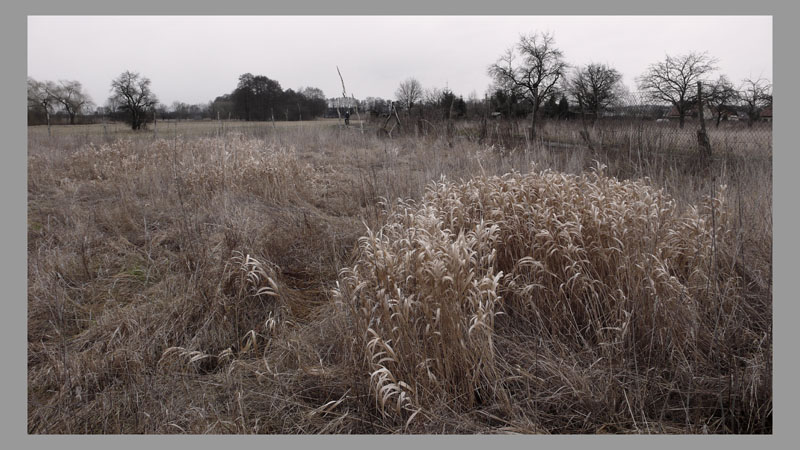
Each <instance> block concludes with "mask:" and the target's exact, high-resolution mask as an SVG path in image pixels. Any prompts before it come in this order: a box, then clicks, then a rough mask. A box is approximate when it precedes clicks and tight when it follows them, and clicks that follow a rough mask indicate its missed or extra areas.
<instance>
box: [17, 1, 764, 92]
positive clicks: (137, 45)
mask: <svg viewBox="0 0 800 450" xmlns="http://www.w3.org/2000/svg"><path fill="white" fill-rule="evenodd" d="M390 30H397V33H398V36H400V35H402V38H398V39H386V37H387V36H388V33H389V31H390ZM537 31H541V32H550V33H551V34H552V35H553V36H554V38H555V40H556V42H557V43H558V47H559V48H560V49H561V50H562V51H563V52H564V58H565V60H566V61H567V62H568V63H569V64H571V65H585V64H589V63H592V62H595V63H605V64H608V65H610V66H612V67H614V68H615V69H617V70H618V71H619V72H620V73H621V74H622V82H623V83H624V84H625V85H626V86H628V87H629V88H631V89H635V85H636V82H635V79H636V77H638V76H639V75H641V74H642V73H643V72H644V71H645V70H646V69H647V67H648V66H649V65H650V64H652V63H654V62H657V61H659V60H662V59H664V56H665V55H666V54H686V53H689V52H708V54H709V55H712V56H713V57H715V58H717V59H718V67H719V71H718V72H719V73H721V74H725V75H726V76H727V77H728V78H729V79H730V80H733V81H734V82H739V81H740V80H743V79H746V78H751V79H759V78H766V79H770V80H771V79H772V18H771V17H769V16H719V17H717V16H619V17H617V16H486V17H484V16H452V17H451V16H352V17H348V16H253V17H248V16H186V17H184V16H161V17H159V16H30V17H29V18H28V75H29V76H31V77H33V78H35V79H37V80H76V81H79V82H80V83H82V85H83V86H84V89H85V90H86V92H88V93H89V95H90V96H91V98H92V100H94V102H95V103H96V104H98V105H100V104H102V103H103V102H104V101H105V100H106V98H108V96H109V94H110V92H109V90H110V84H111V80H113V79H114V78H115V77H117V76H118V75H119V74H120V73H121V72H124V71H125V70H131V71H135V72H139V73H141V74H142V75H144V76H146V77H148V78H149V79H150V80H152V89H153V91H154V92H155V93H157V95H158V96H159V98H160V99H161V101H162V102H163V103H164V104H171V103H172V102H173V101H181V102H186V103H201V102H207V101H209V100H213V99H214V98H215V97H216V96H219V95H222V94H225V93H230V92H231V91H232V90H233V89H234V88H235V87H236V83H237V80H238V77H239V75H241V74H243V73H247V72H250V73H253V74H261V75H266V76H268V77H269V78H271V79H273V80H276V81H278V82H280V83H281V86H282V87H283V88H284V89H287V88H292V89H298V88H300V87H305V86H313V87H318V88H321V89H322V90H323V91H324V93H325V94H326V96H328V97H334V96H336V95H337V94H338V92H339V88H340V86H339V77H338V75H337V74H336V66H337V65H338V66H339V67H340V68H341V69H342V70H343V71H346V72H347V74H348V80H347V83H348V87H351V88H352V89H353V90H354V91H355V92H358V94H359V96H360V97H367V96H377V97H383V98H392V97H393V95H394V92H395V90H396V89H397V87H398V85H399V84H400V82H401V81H403V80H404V79H406V78H408V77H414V78H416V79H418V80H419V81H420V82H421V84H422V85H423V86H429V87H432V88H433V87H444V86H447V87H449V88H450V89H451V90H452V91H453V92H455V93H456V94H458V95H463V96H465V97H466V96H468V95H469V94H470V93H472V92H475V93H477V94H478V95H479V96H482V94H483V93H484V91H486V89H487V88H488V87H489V85H490V84H491V79H490V77H489V75H488V74H487V67H488V66H489V65H490V64H492V63H493V62H495V61H496V60H497V58H498V57H499V56H500V55H502V54H503V52H504V51H506V50H507V49H508V48H509V47H510V46H512V45H514V44H515V43H516V42H517V41H518V40H519V36H520V34H523V33H533V32H537Z"/></svg>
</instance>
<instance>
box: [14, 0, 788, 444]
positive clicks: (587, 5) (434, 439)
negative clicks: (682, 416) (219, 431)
mask: <svg viewBox="0 0 800 450" xmlns="http://www.w3.org/2000/svg"><path fill="white" fill-rule="evenodd" d="M2 9H3V14H2V19H1V20H2V27H0V33H2V39H0V43H1V44H0V45H2V47H3V55H4V56H5V58H4V59H5V62H6V64H5V67H4V68H3V70H2V72H0V73H2V78H3V81H4V83H2V90H3V94H4V95H3V97H2V98H5V99H7V100H8V103H9V104H11V105H16V106H13V107H9V108H4V109H2V111H0V115H2V120H1V121H0V123H2V127H3V136H4V138H5V139H4V144H5V145H4V147H5V148H4V149H3V156H2V164H0V167H1V169H0V170H2V172H0V180H2V181H1V182H2V189H1V190H0V192H2V203H1V204H2V205H3V207H4V210H5V211H6V213H5V214H4V215H5V217H4V218H3V222H2V224H3V231H4V233H2V243H3V247H2V248H3V249H4V251H3V256H2V269H3V270H1V271H0V273H2V280H3V283H2V285H3V286H4V287H5V289H4V295H3V314H2V320H3V323H2V328H0V329H2V330H3V337H4V339H2V342H3V347H4V349H3V352H2V354H3V355H5V356H6V358H5V361H6V364H7V369H6V370H5V371H3V375H2V376H3V383H2V386H3V397H2V398H3V399H4V401H3V402H2V403H3V406H2V420H0V424H2V430H3V436H4V439H3V441H5V444H4V447H6V448H17V447H22V446H25V447H31V446H32V447H35V448H40V447H41V448H44V447H50V446H53V445H57V446H59V447H61V446H64V445H67V446H68V447H70V448H72V447H75V448H87V447H88V448H104V447H105V448H107V447H109V446H112V447H115V448H116V447H122V448H137V449H138V448H141V447H143V446H147V445H156V446H158V447H161V446H180V447H184V446H191V447H192V448H195V447H202V448H218V447H219V446H220V445H230V443H231V441H233V442H234V443H235V444H237V445H242V444H243V445H257V446H273V445H275V446H277V448H281V447H285V446H286V447H288V446H291V447H296V446H298V445H300V446H302V447H309V448H315V447H317V448H318V447H320V446H325V447H326V448H328V447H329V446H331V445H333V446H334V447H336V448H352V447H354V446H356V447H360V448H367V447H375V446H379V447H381V448H384V447H387V446H388V447H396V448H408V446H409V445H418V444H422V445H425V446H447V447H450V446H454V445H456V446H459V447H461V446H468V447H475V448H479V447H480V448H485V447H486V445H497V444H503V445H507V444H512V445H522V446H531V445H534V446H535V445H547V446H549V445H553V444H556V445H568V446H581V445H587V444H588V445H591V446H592V448H594V447H595V446H597V445H598V444H599V445H601V446H603V447H606V446H607V447H608V448H614V449H617V448H620V447H627V448H640V447H642V446H647V447H651V446H656V447H660V448H671V447H673V446H681V445H687V444H688V445H692V446H695V445H698V444H699V445H702V446H703V447H706V446H708V445H712V446H725V447H731V446H733V447H737V448H752V447H753V446H763V445H765V444H767V445H770V446H773V445H774V446H779V444H788V443H789V442H791V440H792V434H793V432H794V431H795V429H794V428H793V425H794V422H795V420H794V419H797V417H798V414H797V412H796V409H795V404H796V402H797V400H798V395H797V393H798V389H797V384H796V383H794V382H793V381H794V380H793V378H794V377H793V376H792V375H793V374H797V372H798V361H797V356H796V355H797V350H796V348H795V346H794V345H793V344H794V342H796V341H797V338H798V336H797V331H798V328H800V327H798V326H796V325H794V324H793V321H794V318H795V317H797V316H798V314H797V312H798V303H797V301H795V299H794V298H793V296H792V294H793V292H794V291H795V289H793V286H792V284H791V279H792V276H793V275H794V274H793V271H792V267H791V266H789V264H790V260H791V256H792V255H793V254H795V253H796V250H797V249H798V245H797V242H798V238H797V236H796V234H795V233H793V231H794V230H795V229H796V225H797V223H798V220H797V219H798V209H799V208H798V207H797V197H796V196H795V194H794V192H795V191H796V190H797V189H798V185H797V180H798V177H797V176H796V175H795V174H793V172H795V171H796V169H795V168H796V167H797V165H796V163H797V161H798V156H797V153H795V152H794V151H793V150H794V149H793V148H792V147H793V145H792V144H793V143H792V142H791V140H790V133H791V127H792V122H794V121H795V120H796V119H797V118H798V114H797V113H796V112H793V110H794V109H793V108H792V106H793V105H797V104H798V103H797V99H798V98H797V97H798V95H797V86H796V85H794V84H793V83H792V82H791V80H792V78H793V75H794V74H797V73H798V72H799V71H798V69H799V68H800V67H798V66H799V64H798V60H797V58H796V55H797V50H796V44H794V43H795V42H798V41H800V39H798V33H797V30H798V28H800V27H798V25H797V24H796V23H794V22H795V19H796V18H797V17H798V14H797V9H798V7H797V6H796V4H795V5H790V4H789V2H781V1H779V0H776V1H773V0H762V1H758V2H755V1H752V0H751V1H742V0H728V1H725V2H722V1H715V2H713V3H702V4H701V3H700V2H697V1H696V0H673V1H670V2H659V3H646V2H642V1H641V0H639V1H635V0H613V1H604V2H596V1H591V0H578V1H572V2H569V4H564V3H563V2H554V3H551V4H539V3H533V2H530V1H529V0H528V1H523V0H493V1H491V2H487V1H476V0H467V1H459V2H456V1H450V2H446V3H444V2H440V3H433V2H430V1H424V0H404V1H403V2H395V3H378V2H375V1H367V0H338V1H330V0H327V1H325V0H313V1H306V2H303V3H298V2H283V3H272V2H269V3H265V2H257V1H256V0H228V1H226V2H218V1H217V2H214V1H209V0H198V1H191V0H180V1H170V2H169V3H165V2H164V1H163V0H162V1H159V0H139V1H136V2H129V3H115V4H110V3H109V2H107V1H102V0H72V1H69V2H64V1H60V2H59V1H57V0H38V1H36V2H35V3H29V4H13V5H9V4H5V5H4V6H3V7H2ZM201 14H202V15H240V14H241V15H284V14H291V15H294V14H301V15H312V14H313V15H317V14H321V15H395V14H401V15H577V14H580V15H605V14H609V15H768V16H772V17H773V55H774V69H775V70H774V76H773V78H774V84H775V86H776V87H777V89H776V90H777V91H778V98H779V100H778V102H777V104H776V105H775V107H776V109H777V110H778V114H777V117H778V118H777V119H776V121H775V122H774V142H775V144H776V145H775V150H774V152H773V157H774V159H773V186H774V187H773V202H774V205H773V210H774V214H773V215H774V217H773V219H774V222H773V223H774V230H773V236H774V238H773V239H774V241H775V242H774V243H773V249H774V250H773V265H774V266H775V267H774V270H773V285H774V289H773V292H774V294H773V295H774V299H775V301H774V306H773V317H774V341H773V342H774V348H775V355H776V356H775V364H774V367H775V372H774V378H773V383H774V392H775V394H776V395H774V397H775V399H774V406H775V409H776V414H774V416H775V419H774V424H773V427H774V428H773V430H774V431H773V433H774V434H773V435H772V436H738V437H737V436H711V437H708V436H388V437H386V436H351V437H339V436H296V437H295V436H230V437H228V436H29V435H28V434H27V408H28V406H27V347H26V342H27V332H26V329H27V319H26V318H27V301H26V299H27V272H26V271H27V263H26V261H27V245H26V244H27V240H26V233H27V194H26V192H27V150H26V149H27V133H26V118H25V116H24V115H23V113H22V112H21V111H22V109H21V105H22V104H23V103H24V102H25V94H24V89H23V84H24V83H25V78H26V76H27V16H28V15H201ZM775 244H777V245H775ZM787 446H788V445H787ZM780 447H783V445H780Z"/></svg>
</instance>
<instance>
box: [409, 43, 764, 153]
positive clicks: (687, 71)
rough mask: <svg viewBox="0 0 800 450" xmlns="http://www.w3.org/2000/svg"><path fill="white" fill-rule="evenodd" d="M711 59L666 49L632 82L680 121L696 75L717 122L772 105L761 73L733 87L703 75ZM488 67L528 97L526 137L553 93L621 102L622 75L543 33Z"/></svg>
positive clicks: (513, 91)
mask: <svg viewBox="0 0 800 450" xmlns="http://www.w3.org/2000/svg"><path fill="white" fill-rule="evenodd" d="M717 62H718V61H717V60H716V59H715V58H713V57H711V56H709V55H708V54H706V53H689V54H686V55H678V56H669V55H668V56H666V58H665V59H664V60H663V61H659V62H656V63H653V64H651V65H650V66H649V67H648V69H647V71H646V72H645V73H643V74H642V75H641V76H640V77H638V78H637V80H636V81H637V87H638V89H639V90H640V91H641V93H642V94H644V95H645V97H646V98H647V99H648V100H649V101H652V102H654V103H656V104H667V105H671V106H672V107H673V108H674V109H675V110H676V111H677V114H678V116H679V124H680V127H683V125H684V121H685V117H686V116H687V113H689V112H690V111H691V110H692V108H695V107H696V105H697V103H698V102H697V98H698V97H697V96H698V92H697V86H698V83H697V82H698V81H701V82H703V84H704V85H705V86H707V88H706V89H704V90H705V92H703V95H702V97H703V99H704V102H705V104H706V105H708V106H711V107H712V110H713V111H714V112H715V114H716V115H717V117H716V121H717V124H719V121H720V120H721V118H722V114H723V112H724V111H725V109H726V108H732V109H733V108H736V109H741V110H744V112H745V113H746V115H747V118H748V124H750V125H752V123H753V121H755V120H756V119H757V118H758V117H759V114H760V113H761V111H762V110H763V109H765V108H767V107H770V106H771V105H772V86H771V84H770V83H769V82H768V81H767V80H765V79H762V78H759V79H755V80H753V79H745V80H743V81H742V83H741V85H740V87H739V88H736V87H734V85H733V83H732V82H731V81H730V80H729V79H728V78H727V77H726V76H725V75H719V77H718V78H717V79H716V80H713V81H712V80H709V79H708V76H709V75H710V74H712V73H713V72H715V71H716V70H717V66H716V64H717ZM570 69H572V71H570ZM488 72H489V74H490V75H491V76H492V78H493V79H494V81H495V84H496V86H497V88H498V89H500V90H502V91H505V92H507V93H508V94H509V95H514V96H515V97H517V98H520V99H523V100H524V101H526V102H528V103H529V105H530V107H531V109H532V114H530V120H531V124H530V135H531V138H533V137H535V135H536V120H537V117H539V116H540V114H539V110H540V108H541V107H542V105H543V103H544V101H545V100H546V99H548V98H553V97H554V96H555V95H557V94H559V93H565V94H567V95H569V96H570V97H571V98H572V100H573V102H574V103H575V104H577V105H578V107H579V109H580V111H581V112H583V113H588V114H590V115H591V116H592V117H594V118H597V117H599V116H600V114H601V113H602V112H603V111H604V110H606V109H607V108H609V107H611V106H613V105H615V104H618V103H620V102H624V101H625V99H626V96H627V95H628V90H627V89H626V87H625V86H624V84H623V83H622V75H621V74H620V73H619V71H617V70H616V69H614V68H613V67H610V66H609V65H607V64H598V63H591V64H588V65H585V66H580V67H572V68H571V67H570V65H569V64H568V63H567V62H566V60H565V59H564V54H563V52H562V51H561V50H560V49H558V48H557V47H556V46H555V40H554V38H553V36H552V35H551V34H549V33H534V34H530V35H522V36H520V40H519V42H518V43H517V44H516V45H515V46H513V47H511V48H509V49H508V51H507V52H506V53H505V54H503V55H502V56H501V57H500V58H499V59H498V60H497V62H495V63H494V64H492V65H491V66H489V69H488ZM399 92H400V91H398V93H399ZM562 95H563V94H562ZM399 98H400V95H398V99H399Z"/></svg>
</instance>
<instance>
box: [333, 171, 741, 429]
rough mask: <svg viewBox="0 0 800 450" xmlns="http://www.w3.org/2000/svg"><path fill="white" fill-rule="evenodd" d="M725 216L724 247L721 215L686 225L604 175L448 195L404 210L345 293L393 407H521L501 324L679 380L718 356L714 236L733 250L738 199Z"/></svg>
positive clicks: (638, 186) (441, 187)
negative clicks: (688, 365)
mask: <svg viewBox="0 0 800 450" xmlns="http://www.w3.org/2000/svg"><path fill="white" fill-rule="evenodd" d="M714 205H715V212H716V214H717V217H716V218H715V219H714V221H715V223H716V226H717V230H716V232H715V231H714V230H712V228H711V222H712V218H711V216H710V214H711V205H710V203H709V204H708V205H706V206H703V207H702V208H701V209H698V208H691V209H689V210H688V211H680V210H679V209H678V208H677V206H676V204H675V202H674V201H672V200H671V199H670V198H669V196H668V195H666V194H665V193H664V192H663V191H661V190H658V189H654V188H652V187H650V186H649V185H648V184H647V183H646V181H627V182H621V181H618V180H616V179H613V178H609V177H606V176H604V175H603V174H602V168H598V169H597V170H595V171H594V172H593V173H589V174H583V175H566V174H563V173H559V172H553V171H549V170H545V171H535V170H534V171H532V172H531V173H529V174H527V175H520V174H519V173H509V174H507V175H504V176H501V177H478V178H474V179H472V180H470V181H467V182H464V183H451V182H440V183H435V184H433V185H432V186H431V187H430V188H429V190H428V192H427V194H426V195H425V197H424V198H423V200H422V202H421V203H420V204H419V205H415V204H413V203H400V204H399V205H398V206H397V207H395V208H394V210H393V212H392V213H391V214H390V216H389V218H388V221H387V224H386V225H385V226H383V227H382V228H381V229H379V230H378V231H372V230H370V231H369V232H368V234H367V236H366V237H364V238H362V239H361V240H360V245H359V257H358V260H357V262H356V264H355V265H354V266H353V267H352V268H349V269H346V270H344V271H343V272H342V275H341V277H340V278H341V279H340V284H339V288H337V289H336V290H335V292H334V296H335V298H336V299H337V300H338V301H339V302H341V304H342V305H343V306H344V307H345V308H346V311H347V312H348V314H350V315H351V316H352V320H353V321H354V322H355V323H356V324H357V327H356V329H357V330H358V335H360V336H361V338H360V340H359V341H358V342H359V344H358V345H360V346H361V348H362V349H363V351H364V353H365V357H364V362H365V365H366V367H367V370H368V371H369V373H370V381H371V384H372V387H373V392H374V394H375V396H376V400H377V403H378V406H379V407H380V408H381V410H391V411H394V412H397V413H399V412H401V410H403V409H407V410H409V411H413V410H414V409H415V408H420V407H430V406H432V402H433V401H434V399H436V401H444V402H446V403H447V404H448V405H449V406H450V407H451V408H459V407H460V408H462V409H464V408H470V407H472V406H474V405H475V404H476V403H480V402H482V401H484V402H485V401H488V400H490V399H493V400H496V399H503V398H507V396H508V394H507V393H506V392H503V389H502V386H503V383H502V380H501V378H500V377H501V375H500V370H499V368H498V366H497V365H496V364H495V360H496V358H498V357H502V355H498V354H497V352H496V349H495V347H494V345H493V338H494V336H495V335H498V334H502V333H504V332H505V331H504V330H503V329H499V328H498V327H497V325H496V321H495V318H496V316H497V314H498V313H500V312H501V311H503V312H506V313H507V314H508V315H509V316H510V317H509V318H508V319H506V322H507V323H508V324H507V325H506V326H511V325H510V324H513V323H514V322H515V321H522V322H524V323H525V324H526V325H527V326H532V327H533V329H532V330H529V331H530V332H532V333H533V334H534V335H538V336H540V337H542V338H545V339H546V340H551V341H555V342H558V343H560V344H563V345H565V346H566V348H569V349H571V350H572V351H575V352H580V351H581V350H583V349H585V348H587V347H588V348H596V349H603V350H602V351H601V352H600V353H601V354H603V355H604V357H606V358H611V359H614V360H617V359H619V358H621V357H629V356H632V354H633V353H635V354H637V355H639V356H640V357H644V358H645V360H646V361H647V364H649V365H651V366H655V367H661V368H664V369H667V370H670V369H674V368H675V367H677V365H679V364H680V363H681V361H682V359H685V358H689V357H690V356H689V355H692V354H695V352H699V353H701V354H703V353H705V352H707V351H708V348H707V342H708V340H707V339H708V338H709V330H708V329H705V328H703V327H702V326H701V324H700V319H699V317H698V315H699V314H700V310H708V308H709V307H711V308H713V305H714V302H715V301H716V300H715V298H716V297H715V291H714V289H710V288H709V286H710V283H712V282H713V281H714V280H712V275H713V273H714V270H717V269H718V267H717V266H718V264H717V263H715V262H713V261H712V260H711V258H712V234H715V235H716V239H719V240H722V239H725V238H726V233H725V230H726V229H727V225H728V224H727V222H726V220H727V217H726V216H725V215H724V213H723V211H724V210H725V209H724V208H723V199H722V198H721V197H718V198H716V199H714ZM715 268H717V269H715ZM728 279H729V280H731V281H730V282H729V283H733V284H734V285H735V284H736V283H737V281H736V278H735V277H729V276H728ZM731 288H735V286H732V287H731Z"/></svg>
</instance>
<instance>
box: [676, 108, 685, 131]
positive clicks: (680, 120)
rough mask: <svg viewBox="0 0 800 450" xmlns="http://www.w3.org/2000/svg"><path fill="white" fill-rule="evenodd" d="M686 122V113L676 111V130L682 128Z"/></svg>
mask: <svg viewBox="0 0 800 450" xmlns="http://www.w3.org/2000/svg"><path fill="white" fill-rule="evenodd" d="M685 121H686V111H683V110H681V111H678V128H683V124H684V122H685Z"/></svg>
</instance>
